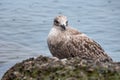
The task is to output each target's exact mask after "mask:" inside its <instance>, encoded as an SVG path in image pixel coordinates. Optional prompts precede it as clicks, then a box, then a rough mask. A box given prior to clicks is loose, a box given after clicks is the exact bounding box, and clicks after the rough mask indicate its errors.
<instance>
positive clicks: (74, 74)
mask: <svg viewBox="0 0 120 80" xmlns="http://www.w3.org/2000/svg"><path fill="white" fill-rule="evenodd" d="M2 80H120V63H119V62H118V63H117V62H96V61H95V60H91V59H84V58H79V57H74V58H67V59H61V60H60V59H58V58H55V57H53V58H49V57H44V56H39V57H37V58H30V59H27V60H24V61H22V62H21V63H17V64H15V65H14V66H13V67H12V68H10V69H9V70H8V71H7V72H6V73H5V74H4V76H3V77H2Z"/></svg>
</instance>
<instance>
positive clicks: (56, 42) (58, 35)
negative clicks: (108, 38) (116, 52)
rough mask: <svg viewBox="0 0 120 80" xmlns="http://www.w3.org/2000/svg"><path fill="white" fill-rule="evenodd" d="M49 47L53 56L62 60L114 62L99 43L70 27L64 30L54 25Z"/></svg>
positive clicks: (50, 34)
mask: <svg viewBox="0 0 120 80" xmlns="http://www.w3.org/2000/svg"><path fill="white" fill-rule="evenodd" d="M48 46H49V49H50V51H51V53H52V55H53V56H55V57H58V58H60V59H63V58H69V57H76V56H79V57H84V58H90V59H95V60H99V61H112V59H111V58H110V57H109V56H108V55H107V54H106V53H105V51H104V50H103V49H102V47H101V46H100V45H99V44H98V43H97V42H95V41H94V40H92V39H91V38H89V37H87V36H86V35H85V34H83V33H81V32H79V31H78V30H76V29H74V28H71V27H69V26H66V28H65V30H62V29H60V27H58V26H55V25H54V27H53V28H52V30H51V31H50V33H49V35H48Z"/></svg>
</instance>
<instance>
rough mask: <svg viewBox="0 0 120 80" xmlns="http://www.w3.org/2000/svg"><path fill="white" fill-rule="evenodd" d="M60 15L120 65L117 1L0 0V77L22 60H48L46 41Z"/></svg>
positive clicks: (119, 2)
mask: <svg viewBox="0 0 120 80" xmlns="http://www.w3.org/2000/svg"><path fill="white" fill-rule="evenodd" d="M60 14H63V15H66V16H67V17H68V19H69V25H71V26H72V27H74V28H77V29H78V30H79V31H81V32H84V33H86V34H87V35H88V36H89V37H91V38H93V39H94V40H95V41H96V42H98V43H99V44H100V45H101V46H102V47H103V48H104V49H105V51H106V52H107V53H108V55H110V56H111V57H112V58H113V60H114V61H120V0H45V1H44V0H0V77H1V76H2V75H3V74H4V73H5V72H6V70H7V69H9V68H10V67H11V66H13V65H14V64H15V63H17V62H21V61H22V60H24V59H27V58H30V57H37V56H39V55H44V56H51V54H50V52H49V50H48V47H47V43H46V38H47V35H48V33H49V31H50V29H51V27H52V22H53V19H54V17H55V16H56V15H60Z"/></svg>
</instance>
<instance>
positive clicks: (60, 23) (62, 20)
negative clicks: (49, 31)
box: [54, 15, 68, 30]
mask: <svg viewBox="0 0 120 80" xmlns="http://www.w3.org/2000/svg"><path fill="white" fill-rule="evenodd" d="M54 26H55V27H57V28H59V29H61V30H66V27H67V26H68V20H67V17H66V16H63V15H60V16H56V17H55V19H54Z"/></svg>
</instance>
